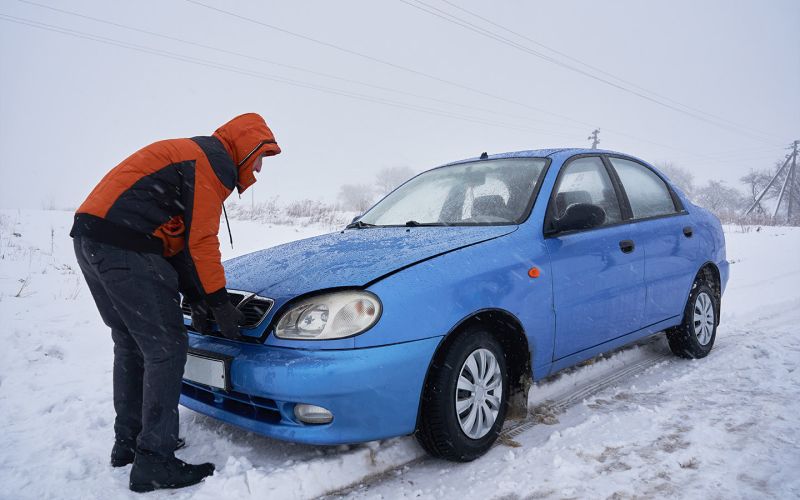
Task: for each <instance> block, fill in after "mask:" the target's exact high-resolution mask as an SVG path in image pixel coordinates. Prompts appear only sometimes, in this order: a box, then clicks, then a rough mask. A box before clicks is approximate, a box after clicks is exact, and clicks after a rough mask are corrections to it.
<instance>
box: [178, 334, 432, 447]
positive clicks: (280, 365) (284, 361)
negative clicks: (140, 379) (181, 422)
mask: <svg viewBox="0 0 800 500" xmlns="http://www.w3.org/2000/svg"><path fill="white" fill-rule="evenodd" d="M440 341H441V337H435V338H430V339H424V340H419V341H414V342H406V343H402V344H394V345H389V346H382V347H373V348H368V349H346V350H315V351H311V350H300V349H286V348H280V347H273V346H265V345H262V344H258V345H256V344H244V343H239V342H229V341H226V340H224V339H218V338H209V337H203V336H200V335H195V334H190V340H189V344H190V346H191V347H194V348H197V349H202V350H205V351H211V352H216V353H219V354H224V355H228V356H231V357H232V358H233V361H232V362H231V370H230V378H231V380H230V383H231V390H230V391H228V392H226V391H223V390H219V389H213V388H210V387H207V386H203V385H200V384H194V383H190V382H187V381H184V385H183V390H182V392H181V399H180V402H181V404H182V405H183V406H186V407H187V408H190V409H192V410H194V411H197V412H199V413H203V414H205V415H209V416H211V417H214V418H217V419H219V420H222V421H224V422H228V423H230V424H233V425H236V426H239V427H242V428H244V429H247V430H250V431H253V432H256V433H259V434H263V435H265V436H269V437H273V438H277V439H282V440H287V441H295V442H301V443H309V444H326V445H333V444H345V443H358V442H364V441H372V440H376V439H384V438H388V437H394V436H400V435H404V434H410V433H412V432H413V431H414V428H415V426H416V421H417V410H418V408H419V401H420V395H421V393H422V386H423V384H424V381H425V374H426V372H427V370H428V365H429V363H430V361H431V359H432V357H433V354H434V352H435V350H436V347H437V346H438V345H439V342H440ZM299 403H307V404H313V405H318V406H322V407H324V408H327V409H328V410H330V411H331V412H332V413H333V421H332V422H331V423H329V424H324V425H309V424H303V423H301V422H299V421H298V420H297V419H296V418H295V416H294V407H295V405H296V404H299Z"/></svg>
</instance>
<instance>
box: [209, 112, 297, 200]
mask: <svg viewBox="0 0 800 500" xmlns="http://www.w3.org/2000/svg"><path fill="white" fill-rule="evenodd" d="M214 137H216V138H217V139H219V140H220V141H222V144H223V145H224V146H225V149H226V150H227V151H228V154H229V155H230V157H231V158H232V159H233V162H234V163H235V164H236V165H237V166H238V170H239V171H238V175H237V181H236V188H237V189H238V190H239V193H242V192H244V190H245V189H247V188H248V187H250V186H251V185H253V183H254V182H256V177H255V175H253V169H252V166H253V163H254V162H255V161H256V158H258V157H259V156H274V155H276V154H279V153H280V152H281V148H280V147H279V146H278V144H277V143H276V142H275V136H274V135H273V134H272V131H271V130H270V129H269V127H268V126H267V123H266V122H265V121H264V119H263V118H261V115H259V114H257V113H245V114H243V115H239V116H237V117H236V118H234V119H233V120H231V121H229V122H228V123H226V124H225V125H223V126H221V127H220V128H218V129H217V130H216V132H214ZM245 159H246V160H247V161H244V162H243V160H245Z"/></svg>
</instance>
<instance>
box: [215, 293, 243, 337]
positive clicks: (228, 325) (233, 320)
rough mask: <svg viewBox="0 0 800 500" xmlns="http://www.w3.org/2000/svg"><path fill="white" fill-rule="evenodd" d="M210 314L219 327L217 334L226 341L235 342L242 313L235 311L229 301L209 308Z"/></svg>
mask: <svg viewBox="0 0 800 500" xmlns="http://www.w3.org/2000/svg"><path fill="white" fill-rule="evenodd" d="M211 312H212V313H213V314H214V318H215V319H216V320H217V325H219V332H220V333H221V334H222V336H223V337H225V338H226V339H231V340H236V339H239V338H241V335H239V323H241V322H242V320H244V313H242V311H240V310H238V309H236V307H234V305H233V304H231V303H230V302H229V301H227V300H226V301H225V303H223V304H220V305H218V306H211Z"/></svg>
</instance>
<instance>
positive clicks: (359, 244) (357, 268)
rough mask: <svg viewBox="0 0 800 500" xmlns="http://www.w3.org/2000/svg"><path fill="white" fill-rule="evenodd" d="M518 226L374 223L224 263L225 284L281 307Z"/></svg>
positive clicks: (367, 280) (361, 282) (359, 283)
mask: <svg viewBox="0 0 800 500" xmlns="http://www.w3.org/2000/svg"><path fill="white" fill-rule="evenodd" d="M516 229H517V226H474V227H463V226H462V227H416V228H405V227H376V228H369V229H353V230H345V231H341V232H336V233H330V234H326V235H322V236H316V237H314V238H309V239H305V240H299V241H293V242H291V243H286V244H284V245H279V246H276V247H272V248H267V249H265V250H260V251H257V252H254V253H251V254H247V255H243V256H241V257H237V258H234V259H231V260H228V261H226V262H225V275H226V278H227V286H228V288H230V289H234V290H244V291H249V292H256V293H258V294H259V295H263V296H265V297H270V298H272V299H274V300H275V301H276V306H278V307H280V306H281V305H282V304H283V303H285V302H286V301H287V300H290V299H292V298H294V297H297V296H299V295H303V294H306V293H309V292H313V291H316V290H325V289H330V288H339V287H362V286H365V285H367V284H368V283H370V282H374V281H375V280H378V279H380V278H382V277H384V276H386V275H387V274H389V273H392V272H393V271H396V270H398V269H402V268H405V267H407V266H411V265H414V264H416V263H418V262H420V261H422V260H426V259H428V258H431V257H434V256H437V255H441V254H444V253H448V252H451V251H453V250H457V249H459V248H463V247H466V246H470V245H474V244H477V243H480V242H482V241H486V240H491V239H493V238H497V237H499V236H503V235H505V234H508V233H511V232H513V231H514V230H516Z"/></svg>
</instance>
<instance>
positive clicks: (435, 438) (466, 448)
mask: <svg viewBox="0 0 800 500" xmlns="http://www.w3.org/2000/svg"><path fill="white" fill-rule="evenodd" d="M507 402H508V375H507V371H506V359H505V355H504V353H503V348H502V346H501V345H500V343H499V342H498V341H497V340H496V339H495V338H494V337H493V336H492V335H491V334H489V333H488V332H486V331H483V330H478V329H473V328H471V329H467V330H466V331H464V332H462V333H461V335H459V336H458V337H457V338H456V339H455V340H454V341H453V343H452V344H451V345H450V346H448V347H447V350H446V351H445V352H444V353H443V355H441V356H438V357H437V360H436V361H434V364H433V365H432V366H431V372H430V373H429V375H428V382H427V384H426V386H425V390H424V394H423V397H422V410H421V414H420V422H419V426H418V428H417V432H416V436H417V440H418V441H419V442H420V444H421V445H422V447H423V448H425V450H426V451H428V453H430V454H431V455H433V456H435V457H440V458H444V459H447V460H453V461H458V462H468V461H470V460H474V459H476V458H478V457H480V456H481V455H483V454H484V453H486V451H487V450H489V448H490V447H491V446H492V444H493V443H494V441H495V440H496V439H497V436H498V435H499V434H500V431H501V430H502V428H503V422H504V421H505V418H506V411H507V406H508V403H507Z"/></svg>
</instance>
